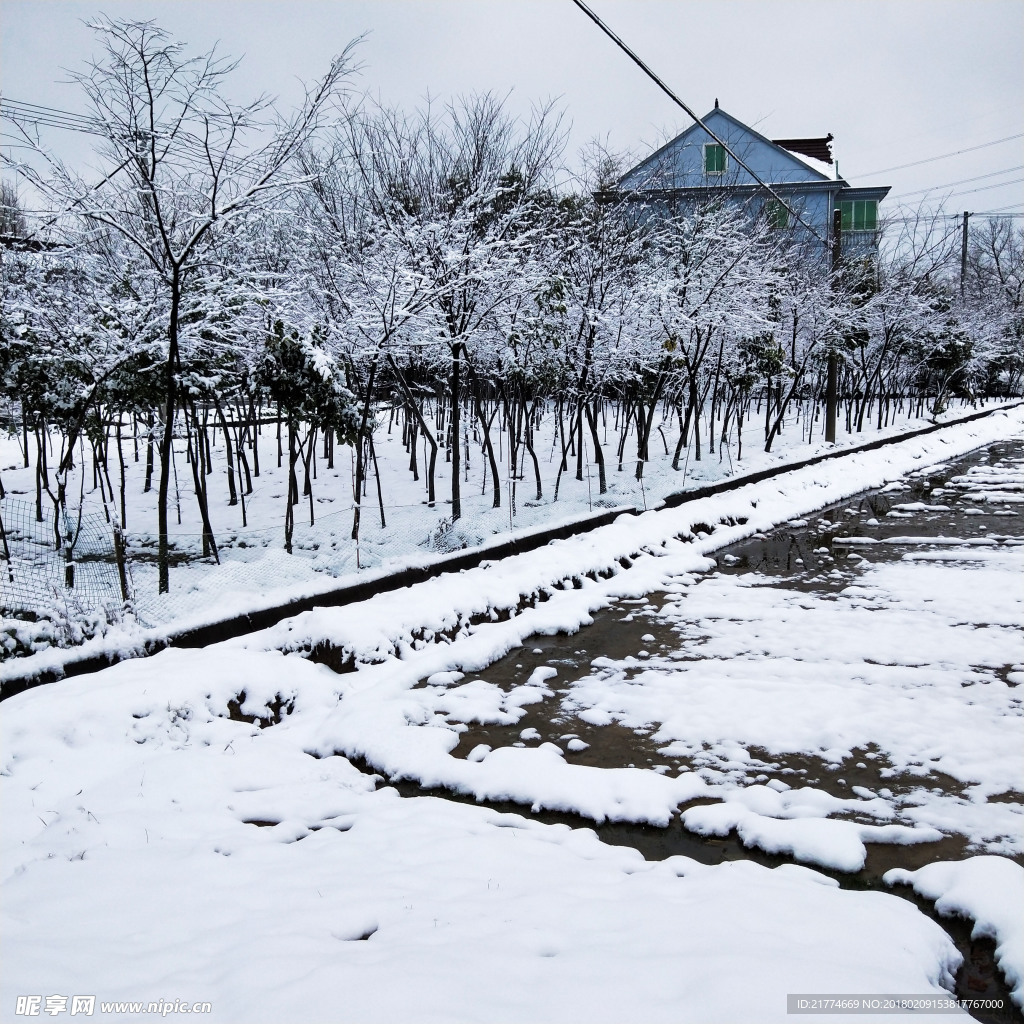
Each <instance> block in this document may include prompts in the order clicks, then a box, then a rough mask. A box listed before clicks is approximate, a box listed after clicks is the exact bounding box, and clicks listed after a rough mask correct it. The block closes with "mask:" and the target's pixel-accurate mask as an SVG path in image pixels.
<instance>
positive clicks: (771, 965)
mask: <svg viewBox="0 0 1024 1024" xmlns="http://www.w3.org/2000/svg"><path fill="white" fill-rule="evenodd" d="M337 680H338V677H336V676H334V674H333V673H331V672H330V671H328V670H327V669H325V668H323V667H320V666H316V665H313V664H310V663H308V662H306V661H303V660H301V659H297V658H286V657H283V656H281V655H280V654H276V653H273V652H265V651H243V650H238V649H226V648H221V649H219V650H207V651H166V652H163V653H161V654H158V655H156V656H154V657H153V658H151V659H148V660H146V661H135V662H126V663H124V664H121V665H118V666H114V667H113V668H110V669H108V670H105V671H103V672H100V673H97V674H96V675H94V676H92V677H90V678H88V679H76V680H68V681H64V682H60V683H56V684H53V685H51V686H47V687H41V688H39V689H37V690H34V691H30V692H27V693H24V694H20V695H18V696H16V697H13V698H11V699H10V700H8V701H7V702H5V703H4V705H3V707H2V714H0V741H2V746H0V750H2V752H3V753H2V758H3V760H2V767H0V796H2V800H3V807H4V819H5V828H4V831H3V834H2V837H0V878H2V892H3V901H2V927H3V930H4V936H5V956H4V972H3V976H2V980H0V1005H3V1006H4V1007H12V1006H13V1005H14V1002H15V999H16V997H17V996H18V995H24V994H38V995H40V996H42V997H43V998H45V997H46V996H48V995H51V994H64V995H71V994H75V993H92V994H95V995H96V996H97V999H98V1000H99V1001H108V1000H136V999H137V1000H142V1001H145V1002H148V1001H155V1000H157V999H161V998H165V999H169V1000H173V999H181V1000H187V1001H189V1002H193V1001H196V1002H198V1001H209V1002H211V1003H212V1004H213V1012H212V1013H211V1014H209V1015H206V1019H209V1020H211V1021H213V1022H226V1024H227V1022H232V1024H233V1022H242V1021H244V1022H246V1024H250V1022H251V1024H261V1022H272V1024H280V1022H288V1021H296V1022H299V1021H301V1022H306V1021H320V1020H338V1019H344V1020H358V1021H366V1022H375V1021H380V1022H391V1021H395V1020H409V1021H417V1022H421V1021H429V1022H434V1021H437V1022H442V1021H443V1022H451V1021H479V1020H502V1021H528V1022H542V1021H552V1022H553V1021H562V1020H566V1019H587V1020H593V1021H595V1022H603V1021H609V1022H619V1021H629V1020H637V1021H645V1022H646V1021H665V1022H677V1021H694V1022H703V1021H708V1020H723V1019H724V1020H758V1021H766V1022H774V1021H777V1022H779V1024H782V1022H783V1021H785V1020H787V1019H788V1018H787V1014H786V994H787V993H789V992H806V991H837V992H842V991H848V992H855V991H876V990H887V991H912V992H920V993H923V992H935V993H940V992H942V991H947V990H949V989H950V988H951V984H952V973H953V972H954V971H955V970H956V968H957V966H958V963H959V955H958V954H957V952H956V950H955V948H954V947H953V946H952V944H951V942H950V941H949V939H948V937H947V936H946V935H945V933H944V932H943V931H942V930H941V929H940V928H939V927H938V926H937V925H935V924H934V923H933V922H932V921H931V920H929V919H928V918H927V917H926V916H924V915H923V914H921V913H920V912H919V911H917V910H916V908H915V907H914V906H913V905H912V904H910V903H908V902H907V901H905V900H901V899H899V898H897V897H894V896H891V895H887V894H884V893H872V892H852V891H843V890H841V889H839V888H837V887H836V886H835V884H834V882H833V881H832V880H831V879H828V878H824V877H822V876H821V875H818V874H816V873H815V872H813V871H810V870H806V869H798V868H794V867H786V868H779V869H776V870H768V869H766V868H762V867H759V866H757V865H754V864H750V863H731V864H723V865H721V866H719V867H705V866H702V865H699V864H697V863H695V862H693V861H691V860H689V859H687V858H683V857H673V858H670V859H669V860H666V861H664V862H660V863H650V862H647V861H645V860H644V859H643V858H642V857H641V856H640V855H639V854H638V853H636V851H633V850H630V849H627V848H622V847H614V846H607V845H605V844H603V843H601V842H599V841H598V840H597V838H596V836H595V835H594V834H593V833H592V832H590V831H589V830H585V829H576V830H574V829H570V828H568V827H566V826H549V825H542V824H540V823H537V822H532V821H529V820H527V819H524V818H522V817H520V816H518V815H509V814H499V813H497V812H495V811H492V810H488V809H485V808H476V807H470V806H465V805H461V804H454V803H451V802H448V801H443V800H437V799H431V798H422V797H421V798H414V799H402V798H400V797H398V795H397V794H396V793H395V792H394V791H393V790H390V789H382V790H379V791H374V786H373V779H372V778H370V777H368V776H366V775H365V774H362V773H360V772H358V771H356V770H355V769H354V768H353V767H352V765H351V764H350V763H349V762H348V761H346V760H345V759H343V758H338V757H325V758H316V757H311V756H310V755H309V754H308V753H306V752H305V750H304V743H305V740H306V737H307V731H308V730H307V728H306V726H307V725H308V723H309V722H310V721H315V720H317V719H319V718H320V717H321V716H322V715H324V714H325V713H326V712H327V711H328V709H329V708H331V707H332V706H333V705H335V704H336V703H337V699H338V693H337V689H336V682H337ZM441 682H442V683H443V682H445V681H441ZM452 683H453V684H454V685H456V686H457V685H458V683H459V680H452ZM544 683H545V680H543V679H540V680H538V681H537V682H535V684H534V687H533V688H536V687H538V686H543V685H544ZM440 688H441V689H444V687H443V686H440ZM242 691H244V692H245V699H244V700H241V701H240V709H239V710H240V712H241V714H248V715H249V716H255V717H256V718H259V719H261V720H262V721H264V722H265V723H267V724H266V725H265V726H264V727H262V728H261V727H260V724H259V723H258V722H247V721H238V720H235V719H232V718H229V717H228V704H229V702H230V701H231V700H232V699H233V698H240V696H241V693H242ZM282 698H284V703H285V707H286V709H287V707H291V713H290V714H289V713H286V712H283V713H282V714H281V716H280V722H279V723H277V724H273V723H274V721H275V716H272V715H271V706H272V705H274V706H276V705H277V704H278V703H279V701H280V700H281V699H282ZM348 699H349V698H348V696H347V695H343V696H342V701H341V705H344V704H345V703H346V701H347V700H348ZM236 717H237V716H236ZM431 731H433V730H431V729H429V728H422V729H420V730H419V732H420V733H429V732H431ZM438 731H439V732H440V730H438ZM548 753H549V756H550V758H551V759H552V760H554V759H555V755H554V754H553V753H551V752H548ZM487 760H489V758H487V759H485V761H484V762H483V763H484V764H486V761H487ZM96 1017H97V1019H111V1020H113V1019H135V1018H134V1017H133V1016H132V1015H131V1014H120V1015H119V1014H116V1013H108V1014H102V1013H101V1012H100V1010H99V1009H97V1012H96Z"/></svg>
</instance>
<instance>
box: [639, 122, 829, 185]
mask: <svg viewBox="0 0 1024 1024" xmlns="http://www.w3.org/2000/svg"><path fill="white" fill-rule="evenodd" d="M703 121H704V124H706V125H707V126H708V128H709V129H710V130H711V131H713V132H714V133H715V135H717V136H718V137H719V138H720V139H722V140H723V141H724V142H725V143H726V144H727V145H728V147H729V149H731V150H732V151H733V153H735V154H736V155H737V156H738V157H740V159H742V160H743V162H744V163H745V164H746V165H747V166H748V167H750V169H751V170H752V171H753V172H754V174H756V175H757V177H759V178H760V179H761V180H762V181H765V182H768V183H769V184H774V183H780V184H781V183H783V182H787V183H788V182H792V183H797V182H800V183H815V184H818V183H825V182H835V179H832V178H829V177H828V175H827V174H825V173H823V172H821V171H819V170H817V169H815V168H813V167H811V166H809V165H808V163H807V162H805V160H802V159H801V158H800V157H799V156H797V155H795V154H793V153H790V152H788V151H787V150H785V149H783V148H782V147H781V146H778V145H776V144H775V143H774V142H772V141H771V140H770V139H767V138H765V137H764V136H763V135H761V134H760V133H759V132H756V131H754V129H753V128H750V127H748V126H747V125H745V124H743V122H742V121H739V120H737V119H736V118H735V117H733V116H732V115H731V114H728V113H726V112H725V111H724V110H722V109H721V108H720V107H717V106H716V107H715V108H714V110H712V111H711V112H710V113H709V114H707V115H706V116H705V117H704V118H703ZM707 145H712V146H714V145H715V140H714V139H713V138H712V137H711V136H710V135H709V134H708V132H707V131H705V130H704V128H702V127H701V126H700V125H699V124H694V125H692V126H691V127H689V128H687V130H686V131H684V132H683V133H682V134H680V135H677V136H676V137H675V138H674V139H672V141H671V142H668V143H666V144H665V145H664V146H662V147H661V149H659V150H657V151H656V152H655V153H652V154H651V156H649V157H648V158H647V159H646V160H644V161H642V162H641V163H639V164H638V165H637V166H636V167H634V168H633V169H632V170H631V171H628V172H627V173H626V174H625V175H623V177H622V178H621V179H620V181H619V188H620V189H627V190H634V189H635V190H640V191H646V190H648V189H654V190H659V191H660V190H663V189H683V188H686V189H688V188H708V187H712V188H714V187H721V186H742V185H757V180H756V179H755V178H754V177H753V176H752V175H751V174H750V173H749V172H748V171H746V170H745V169H744V168H742V167H740V166H739V165H738V164H737V163H736V161H735V160H733V159H732V158H731V157H729V156H728V154H724V155H723V156H724V163H725V166H724V167H721V168H720V167H719V166H716V165H715V164H714V162H712V164H711V166H712V167H713V168H714V169H713V171H712V173H708V172H707V171H706V167H707V166H708V164H707V163H706V161H705V146H707ZM826 187H827V186H826Z"/></svg>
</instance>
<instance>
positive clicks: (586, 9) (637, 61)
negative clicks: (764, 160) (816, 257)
mask: <svg viewBox="0 0 1024 1024" xmlns="http://www.w3.org/2000/svg"><path fill="white" fill-rule="evenodd" d="M572 2H573V3H574V4H575V5H576V6H577V7H578V8H579V9H580V10H581V11H582V12H583V13H584V14H585V15H586V16H587V17H588V18H590V20H591V21H592V22H593V23H594V24H595V25H597V27H598V28H599V29H601V31H602V32H604V34H605V35H606V36H608V38H609V39H611V40H612V42H613V43H615V45H616V46H618V47H619V49H620V50H622V52H623V53H625V54H626V56H627V57H629V59H630V60H631V61H633V63H634V64H636V66H637V67H638V68H640V70H641V71H643V73H644V74H645V75H647V77H648V78H650V79H651V81H652V82H654V84H655V85H657V86H658V88H659V89H661V91H662V92H663V93H665V95H666V96H668V98H669V99H670V100H672V102H673V103H675V104H676V106H678V107H681V108H682V109H683V110H684V111H685V112H686V113H687V114H688V115H689V116H690V117H691V118H692V119H693V120H694V121H695V122H696V123H697V124H698V125H700V127H701V128H703V129H704V131H705V132H707V134H708V135H709V136H710V137H711V138H712V139H714V140H715V142H716V143H717V144H718V145H719V146H721V147H722V149H724V150H725V152H726V153H728V154H729V155H730V156H731V157H732V158H733V160H735V161H736V163H737V164H738V165H739V166H740V167H742V168H743V170H745V171H746V172H747V174H749V175H750V176H751V177H752V178H753V179H754V180H755V181H756V182H757V183H758V184H759V185H760V186H761V187H762V188H763V189H764V190H765V191H766V192H767V193H768V194H769V195H770V196H771V197H772V198H773V199H774V200H775V201H776V202H777V203H779V204H780V205H782V206H783V207H785V209H786V210H787V211H788V212H789V213H790V214H791V215H792V216H793V218H794V219H795V220H796V221H797V222H798V223H800V224H802V225H803V226H804V227H805V228H807V230H808V231H809V232H810V233H811V234H812V235H813V236H814V237H815V238H816V239H817V240H818V241H819V242H821V243H822V244H823V245H825V244H827V242H826V240H825V239H824V238H822V237H821V235H819V234H818V232H817V231H816V230H815V229H814V228H813V227H811V225H810V224H808V223H807V221H805V220H804V219H803V217H801V216H800V214H798V213H797V212H796V210H794V209H793V207H791V206H790V205H789V203H787V202H786V201H785V200H784V199H783V198H782V197H781V196H780V195H779V194H778V193H777V192H776V191H775V189H773V188H772V187H771V185H769V184H768V183H767V182H766V181H764V180H762V179H761V177H760V176H759V175H757V174H755V173H754V171H752V170H751V169H750V168H749V167H748V166H747V165H746V164H745V163H744V162H743V161H742V160H741V159H740V158H739V157H738V156H737V155H736V154H735V153H734V152H733V151H732V149H731V148H730V147H729V145H728V144H727V143H726V142H725V141H724V140H723V139H720V138H719V137H718V136H717V135H716V134H715V133H714V132H713V131H712V130H711V129H710V128H709V127H708V126H707V125H706V124H705V123H704V122H703V121H702V120H701V119H700V118H699V117H698V116H697V115H696V114H695V113H694V112H693V111H692V110H691V109H690V108H689V107H688V106H687V105H686V104H685V103H684V102H683V101H682V100H681V99H680V98H679V97H678V96H677V95H676V94H675V93H674V92H673V91H672V90H671V89H670V88H669V87H668V86H667V85H666V84H665V83H664V82H663V81H662V80H661V79H660V78H659V77H658V76H657V75H656V74H655V73H654V71H652V70H651V69H650V68H649V67H648V66H647V65H646V64H645V63H644V62H643V60H641V59H640V57H639V56H638V55H637V54H636V53H635V52H634V51H633V50H631V49H630V48H629V46H627V45H626V43H625V42H623V40H622V39H620V38H619V36H617V35H616V34H615V33H614V32H613V31H612V30H611V29H610V28H609V27H608V26H607V25H606V24H605V23H604V22H603V21H602V20H601V19H600V18H599V17H598V16H597V15H596V14H595V13H594V12H593V11H592V10H591V9H590V8H589V7H588V6H587V5H586V4H585V3H583V0H572Z"/></svg>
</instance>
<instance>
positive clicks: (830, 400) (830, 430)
mask: <svg viewBox="0 0 1024 1024" xmlns="http://www.w3.org/2000/svg"><path fill="white" fill-rule="evenodd" d="M842 258H843V213H842V211H841V210H840V209H838V208H837V209H836V210H834V211H833V213H832V287H833V288H838V287H839V264H840V263H841V262H842ZM838 391H839V356H838V355H837V354H836V350H835V345H834V344H833V347H832V349H831V351H830V352H829V354H828V369H827V377H826V381H825V440H826V441H827V442H828V443H829V444H835V443H836V406H837V405H838V404H839V402H838Z"/></svg>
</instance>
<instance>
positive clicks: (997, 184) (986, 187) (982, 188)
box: [893, 178, 1024, 199]
mask: <svg viewBox="0 0 1024 1024" xmlns="http://www.w3.org/2000/svg"><path fill="white" fill-rule="evenodd" d="M1022 181H1024V178H1014V179H1012V180H1011V181H997V182H995V183H994V184H992V185H979V186H978V188H968V189H964V190H962V191H960V192H950V193H949V195H948V196H947V197H946V198H947V199H951V198H953V197H954V196H972V195H974V193H975V192H988V191H990V190H991V189H994V188H1004V187H1006V186H1008V185H1019V184H1020V183H1021V182H1022ZM921 191H924V192H934V191H937V190H936V189H922V190H921ZM914 195H917V193H916V192H904V193H903V194H902V195H898V196H894V197H893V198H894V199H906V198H908V197H909V196H914Z"/></svg>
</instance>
